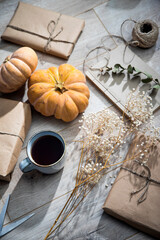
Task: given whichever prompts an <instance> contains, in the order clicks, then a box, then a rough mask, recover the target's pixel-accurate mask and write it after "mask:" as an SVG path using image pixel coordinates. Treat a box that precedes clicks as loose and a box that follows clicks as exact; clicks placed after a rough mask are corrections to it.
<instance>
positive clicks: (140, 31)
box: [132, 19, 159, 48]
mask: <svg viewBox="0 0 160 240" xmlns="http://www.w3.org/2000/svg"><path fill="white" fill-rule="evenodd" d="M158 34H159V28H158V26H157V24H156V23H155V22H153V21H152V20H149V19H146V20H144V21H141V22H136V23H135V25H134V28H133V31H132V37H133V40H134V41H137V43H138V44H137V46H138V47H141V48H150V47H152V46H153V45H155V43H156V41H157V39H158Z"/></svg>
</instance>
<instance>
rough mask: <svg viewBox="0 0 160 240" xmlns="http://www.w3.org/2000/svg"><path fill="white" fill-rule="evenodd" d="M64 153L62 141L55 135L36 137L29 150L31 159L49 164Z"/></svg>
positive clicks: (42, 163) (41, 163)
mask: <svg viewBox="0 0 160 240" xmlns="http://www.w3.org/2000/svg"><path fill="white" fill-rule="evenodd" d="M63 153H64V146H63V144H62V142H61V141H60V140H59V139H58V138H57V137H55V136H51V135H48V136H42V137H40V138H38V139H37V140H36V141H35V142H34V144H33V146H32V150H31V155H32V158H33V160H34V161H35V162H36V163H38V164H40V165H50V164H53V163H55V162H57V161H58V160H59V159H60V158H61V156H62V155H63Z"/></svg>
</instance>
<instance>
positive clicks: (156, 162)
mask: <svg viewBox="0 0 160 240" xmlns="http://www.w3.org/2000/svg"><path fill="white" fill-rule="evenodd" d="M141 138H143V139H145V137H144V136H141V135H138V136H136V137H135V139H134V140H133V142H132V145H131V146H130V149H129V151H128V154H127V158H128V159H129V157H130V156H131V155H132V154H133V153H135V152H136V147H137V145H138V146H139V145H140V143H141V142H142V139H141ZM146 149H147V150H148V152H149V160H148V162H147V163H146V165H145V166H147V167H144V165H141V164H139V162H136V161H128V162H126V163H124V164H123V167H122V168H121V170H120V172H119V175H118V176H117V178H116V180H115V182H114V185H113V187H112V189H111V191H110V193H109V195H108V197H107V199H106V201H105V203H104V206H103V209H104V211H105V212H106V213H108V214H110V215H112V216H113V217H116V218H118V219H120V220H123V221H124V222H126V223H128V224H130V225H132V226H133V227H135V228H137V229H139V230H140V231H144V232H146V233H148V234H150V235H152V236H154V237H156V238H158V239H160V142H159V141H157V143H156V144H155V145H153V146H151V147H150V148H149V149H148V148H147V147H146ZM127 158H126V159H127ZM127 169H128V170H131V172H130V171H128V170H127ZM148 169H149V170H148ZM133 172H136V173H138V174H141V175H143V177H140V176H139V175H136V174H134V173H133ZM149 172H150V174H151V176H149V175H150V174H149ZM145 177H146V178H145ZM147 177H148V178H149V180H148V178H147ZM152 180H153V181H152ZM140 189H141V190H140ZM133 192H136V193H133ZM132 193H133V194H132Z"/></svg>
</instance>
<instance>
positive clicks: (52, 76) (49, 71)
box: [48, 69, 58, 83]
mask: <svg viewBox="0 0 160 240" xmlns="http://www.w3.org/2000/svg"><path fill="white" fill-rule="evenodd" d="M48 73H49V76H50V77H51V80H53V79H54V81H55V82H54V83H58V81H57V79H56V78H55V77H54V75H53V73H52V71H51V70H50V69H48Z"/></svg>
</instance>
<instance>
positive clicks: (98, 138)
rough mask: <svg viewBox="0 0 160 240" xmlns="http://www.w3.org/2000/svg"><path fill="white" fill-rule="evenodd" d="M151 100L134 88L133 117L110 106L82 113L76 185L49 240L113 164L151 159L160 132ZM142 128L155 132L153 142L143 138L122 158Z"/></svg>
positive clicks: (130, 111)
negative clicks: (154, 120) (85, 113)
mask: <svg viewBox="0 0 160 240" xmlns="http://www.w3.org/2000/svg"><path fill="white" fill-rule="evenodd" d="M151 100H152V99H151V97H149V96H147V95H146V94H145V93H144V92H142V93H140V92H138V93H137V92H135V90H134V89H133V91H132V92H131V94H130V95H129V96H128V101H127V104H126V106H125V108H126V111H127V115H129V116H130V119H127V118H126V117H125V115H124V113H123V115H122V116H119V115H118V114H116V113H115V112H113V111H111V110H110V109H109V108H108V109H104V110H102V111H100V112H98V113H91V114H89V115H88V116H83V117H82V120H81V121H80V123H81V124H82V125H81V127H80V129H81V133H82V138H81V139H80V140H79V141H77V144H82V147H81V156H80V160H79V165H78V171H77V175H76V183H75V187H74V189H73V191H72V192H71V194H70V196H69V198H68V200H67V202H66V203H65V205H64V207H63V209H62V210H61V212H60V213H59V215H58V217H57V218H56V220H55V222H54V224H53V225H52V227H51V229H50V230H49V232H48V234H47V236H46V237H45V240H46V239H48V237H49V236H53V235H52V234H54V235H55V234H56V230H58V229H59V228H60V226H61V225H62V223H63V222H64V221H65V220H66V219H67V218H68V217H69V216H70V215H71V214H72V213H73V212H74V210H75V209H76V208H77V207H78V206H79V204H80V203H81V202H82V201H83V199H84V198H85V197H86V196H87V194H88V193H89V192H90V191H91V190H92V189H93V187H94V186H95V185H96V184H97V183H98V181H99V180H100V179H101V177H102V176H103V175H104V174H106V173H107V170H108V169H109V168H112V167H113V166H120V165H121V164H122V163H123V162H125V161H129V160H137V159H138V160H140V161H142V162H143V163H146V162H147V156H148V149H149V148H150V147H151V145H154V144H155V143H156V141H157V139H158V136H159V128H155V127H154V125H153V105H152V103H151ZM138 132H141V133H143V134H145V135H147V136H151V135H152V142H150V141H149V140H148V142H147V140H146V141H145V142H143V141H142V142H141V144H140V146H137V148H136V152H134V153H133V154H132V155H131V157H130V159H124V158H122V157H121V156H120V154H121V149H122V148H123V147H125V146H126V142H127V143H128V144H129V143H130V142H131V141H132V139H133V136H135V135H136V134H137V133H138ZM146 139H147V138H146ZM148 139H149V138H148Z"/></svg>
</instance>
